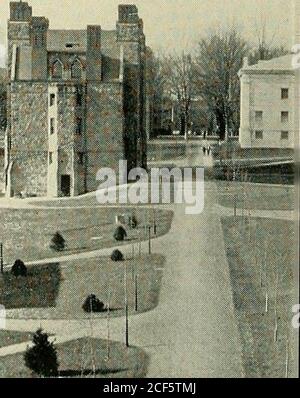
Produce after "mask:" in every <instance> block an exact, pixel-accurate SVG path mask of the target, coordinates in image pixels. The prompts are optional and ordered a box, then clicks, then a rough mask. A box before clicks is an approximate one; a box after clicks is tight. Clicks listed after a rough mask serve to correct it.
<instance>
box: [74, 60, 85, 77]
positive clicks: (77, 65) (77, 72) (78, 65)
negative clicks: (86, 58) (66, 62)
mask: <svg viewBox="0 0 300 398" xmlns="http://www.w3.org/2000/svg"><path fill="white" fill-rule="evenodd" d="M81 73H82V66H81V62H80V61H79V60H78V59H75V61H74V62H73V64H72V65H71V78H72V79H81Z"/></svg>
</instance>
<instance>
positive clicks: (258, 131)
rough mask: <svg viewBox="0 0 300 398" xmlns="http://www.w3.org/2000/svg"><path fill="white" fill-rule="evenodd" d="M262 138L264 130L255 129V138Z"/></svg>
mask: <svg viewBox="0 0 300 398" xmlns="http://www.w3.org/2000/svg"><path fill="white" fill-rule="evenodd" d="M263 138H264V132H263V131H262V130H256V131H255V139H256V140H262V139H263Z"/></svg>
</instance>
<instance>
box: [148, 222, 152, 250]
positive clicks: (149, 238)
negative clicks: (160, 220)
mask: <svg viewBox="0 0 300 398" xmlns="http://www.w3.org/2000/svg"><path fill="white" fill-rule="evenodd" d="M148 246H149V254H151V225H148Z"/></svg>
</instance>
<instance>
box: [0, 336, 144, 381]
mask: <svg viewBox="0 0 300 398" xmlns="http://www.w3.org/2000/svg"><path fill="white" fill-rule="evenodd" d="M56 348H57V354H58V361H59V372H60V374H59V376H60V377H65V378H80V377H84V378H87V377H94V372H93V368H94V369H95V370H96V372H95V377H96V378H143V377H145V376H146V373H147V366H148V361H149V359H148V356H147V354H146V353H145V352H144V351H142V350H141V349H139V348H136V347H129V348H127V347H125V345H123V344H121V343H117V342H110V343H109V350H110V357H109V359H107V352H108V344H107V341H105V340H100V339H91V338H82V339H78V340H74V341H71V342H68V343H64V344H58V345H57V347H56ZM91 353H93V355H92V354H91ZM93 362H94V364H95V366H93ZM31 377H33V376H32V374H31V372H30V370H29V369H27V368H26V367H25V366H24V360H23V354H15V355H10V356H6V357H3V358H1V362H0V378H31Z"/></svg>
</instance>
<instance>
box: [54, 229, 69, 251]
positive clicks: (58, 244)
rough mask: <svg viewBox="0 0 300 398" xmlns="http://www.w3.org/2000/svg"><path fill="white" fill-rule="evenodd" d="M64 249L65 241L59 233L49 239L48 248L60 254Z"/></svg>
mask: <svg viewBox="0 0 300 398" xmlns="http://www.w3.org/2000/svg"><path fill="white" fill-rule="evenodd" d="M65 247H66V241H65V239H64V238H63V236H62V235H61V234H60V233H59V232H56V233H55V235H54V236H53V238H52V239H51V244H50V248H51V249H52V250H55V251H56V252H61V251H63V250H64V249H65Z"/></svg>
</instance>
